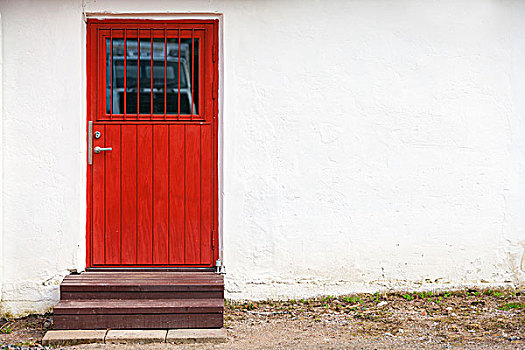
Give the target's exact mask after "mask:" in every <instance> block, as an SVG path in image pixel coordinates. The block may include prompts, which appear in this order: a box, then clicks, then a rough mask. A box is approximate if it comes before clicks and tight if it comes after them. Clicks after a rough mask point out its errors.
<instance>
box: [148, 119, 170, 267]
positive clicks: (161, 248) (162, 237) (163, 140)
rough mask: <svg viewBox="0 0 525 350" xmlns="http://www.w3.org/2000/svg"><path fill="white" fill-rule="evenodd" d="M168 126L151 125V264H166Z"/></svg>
mask: <svg viewBox="0 0 525 350" xmlns="http://www.w3.org/2000/svg"><path fill="white" fill-rule="evenodd" d="M168 129H169V127H168V125H153V146H152V150H153V238H152V243H153V264H161V265H165V264H167V263H168V220H169V216H168V181H169V180H168V178H169V171H168V169H169V167H168V143H169V139H168Z"/></svg>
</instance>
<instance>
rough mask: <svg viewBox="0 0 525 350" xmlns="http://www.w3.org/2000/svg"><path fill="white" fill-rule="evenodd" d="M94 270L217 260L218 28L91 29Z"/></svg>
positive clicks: (150, 25)
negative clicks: (97, 268)
mask: <svg viewBox="0 0 525 350" xmlns="http://www.w3.org/2000/svg"><path fill="white" fill-rule="evenodd" d="M87 49H88V50H87V51H88V128H87V129H88V164H89V165H88V191H87V196H88V198H87V201H88V220H87V229H88V235H87V241H88V242H87V243H88V244H87V246H88V254H87V255H88V256H87V262H88V266H89V267H152V266H159V267H164V266H182V267H211V266H213V265H214V261H215V259H217V248H216V243H217V217H218V216H217V119H216V116H217V98H216V97H217V84H216V82H217V71H218V70H217V22H216V21H167V22H160V21H140V20H139V21H130V20H118V21H117V20H111V21H102V20H91V21H89V22H88V47H87Z"/></svg>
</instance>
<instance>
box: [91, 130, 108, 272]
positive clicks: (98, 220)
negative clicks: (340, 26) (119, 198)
mask: <svg viewBox="0 0 525 350" xmlns="http://www.w3.org/2000/svg"><path fill="white" fill-rule="evenodd" d="M94 131H98V132H100V133H101V137H100V138H99V139H97V140H95V141H94V142H93V147H95V146H99V147H104V142H105V135H106V129H105V127H104V125H97V127H96V128H94ZM104 162H105V159H104V157H93V165H92V166H91V168H92V171H93V173H92V179H93V181H92V184H91V190H92V193H91V196H92V203H93V205H92V224H91V227H92V240H91V253H92V261H93V264H95V265H103V264H104V263H105V262H106V259H105V255H106V253H105V251H106V250H105V244H106V242H105V232H106V228H105V226H106V206H105V204H106V200H105V196H106V195H105V183H104V181H105V174H104V173H105V168H104Z"/></svg>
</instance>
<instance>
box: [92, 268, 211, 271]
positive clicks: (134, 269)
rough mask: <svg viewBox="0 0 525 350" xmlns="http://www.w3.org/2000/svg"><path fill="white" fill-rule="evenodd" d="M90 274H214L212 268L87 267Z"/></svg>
mask: <svg viewBox="0 0 525 350" xmlns="http://www.w3.org/2000/svg"><path fill="white" fill-rule="evenodd" d="M86 271H92V272H137V271H141V272H215V268H213V267H88V268H86Z"/></svg>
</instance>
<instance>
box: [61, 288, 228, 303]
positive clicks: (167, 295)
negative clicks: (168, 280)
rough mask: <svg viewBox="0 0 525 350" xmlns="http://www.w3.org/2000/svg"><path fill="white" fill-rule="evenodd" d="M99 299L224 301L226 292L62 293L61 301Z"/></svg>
mask: <svg viewBox="0 0 525 350" xmlns="http://www.w3.org/2000/svg"><path fill="white" fill-rule="evenodd" d="M73 299H77V300H82V299H87V300H97V299H224V290H223V289H221V290H215V291H195V290H193V291H186V292H184V291H183V292H129V291H125V292H111V291H108V292H89V291H88V292H84V291H73V292H70V291H61V292H60V300H73Z"/></svg>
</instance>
